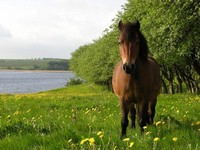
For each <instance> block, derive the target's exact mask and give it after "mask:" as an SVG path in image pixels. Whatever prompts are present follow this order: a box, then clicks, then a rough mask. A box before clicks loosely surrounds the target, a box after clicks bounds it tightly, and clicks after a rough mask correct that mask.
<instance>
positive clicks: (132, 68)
mask: <svg viewBox="0 0 200 150" xmlns="http://www.w3.org/2000/svg"><path fill="white" fill-rule="evenodd" d="M131 70H132V72H133V71H134V70H135V64H131Z"/></svg>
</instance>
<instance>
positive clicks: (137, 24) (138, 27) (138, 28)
mask: <svg viewBox="0 0 200 150" xmlns="http://www.w3.org/2000/svg"><path fill="white" fill-rule="evenodd" d="M136 29H137V31H139V30H140V23H139V21H138V20H137V22H136Z"/></svg>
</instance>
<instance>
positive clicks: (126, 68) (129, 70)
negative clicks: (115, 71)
mask: <svg viewBox="0 0 200 150" xmlns="http://www.w3.org/2000/svg"><path fill="white" fill-rule="evenodd" d="M123 70H124V71H125V72H126V73H127V74H133V73H134V71H135V64H131V65H127V64H123Z"/></svg>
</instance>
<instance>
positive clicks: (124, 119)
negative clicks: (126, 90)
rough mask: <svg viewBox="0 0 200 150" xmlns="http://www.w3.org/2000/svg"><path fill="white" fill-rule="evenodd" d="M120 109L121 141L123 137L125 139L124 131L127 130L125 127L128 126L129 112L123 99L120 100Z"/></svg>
mask: <svg viewBox="0 0 200 150" xmlns="http://www.w3.org/2000/svg"><path fill="white" fill-rule="evenodd" d="M120 108H121V115H122V118H121V128H122V130H121V139H123V138H124V137H126V129H127V126H128V112H129V109H128V106H127V103H126V101H125V100H124V98H121V99H120Z"/></svg>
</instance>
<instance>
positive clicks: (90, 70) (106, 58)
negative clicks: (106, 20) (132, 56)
mask: <svg viewBox="0 0 200 150" xmlns="http://www.w3.org/2000/svg"><path fill="white" fill-rule="evenodd" d="M119 20H123V22H128V21H135V20H139V21H140V23H141V31H142V32H143V33H144V35H145V37H146V38H147V41H148V45H149V48H150V52H151V55H153V56H154V57H155V58H156V59H157V61H158V62H159V64H160V66H161V74H162V82H163V87H164V91H165V92H171V93H174V92H175V90H176V89H178V92H182V91H183V85H182V83H184V85H186V87H187V89H188V90H190V91H191V92H199V90H200V89H199V84H200V83H199V82H200V81H199V80H200V77H199V76H200V50H199V49H200V43H199V41H200V36H199V35H200V3H199V2H198V0H190V1H178V0H177V1H174V0H166V1H156V0H151V1H146V0H128V2H127V3H126V4H125V5H124V6H123V8H122V10H121V11H120V12H119V13H118V14H117V16H116V18H115V19H114V23H113V25H112V26H111V29H110V30H108V31H107V32H105V33H104V35H103V36H102V37H101V38H99V39H97V40H95V41H94V42H93V43H92V44H89V45H84V46H81V47H80V48H79V49H78V50H76V51H75V52H74V53H73V54H72V59H71V69H72V70H73V71H74V72H75V73H76V74H77V75H79V76H81V77H83V78H84V79H86V80H89V81H93V82H95V83H101V84H109V83H110V80H111V77H112V71H113V68H114V65H115V64H116V62H117V61H118V60H119V52H118V46H117V37H118V35H119V33H118V29H117V24H118V22H119ZM168 87H170V88H168ZM175 87H177V88H175Z"/></svg>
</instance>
